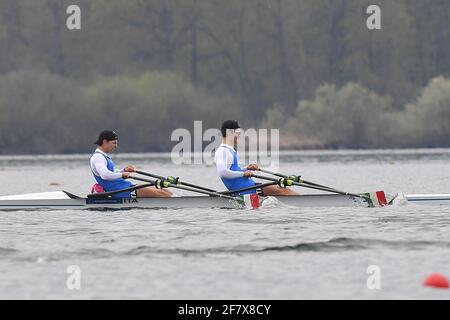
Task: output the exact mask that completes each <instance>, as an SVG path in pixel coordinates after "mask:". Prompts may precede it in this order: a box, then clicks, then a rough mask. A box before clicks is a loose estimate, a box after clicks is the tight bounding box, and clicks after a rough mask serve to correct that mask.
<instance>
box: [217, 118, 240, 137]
mask: <svg viewBox="0 0 450 320" xmlns="http://www.w3.org/2000/svg"><path fill="white" fill-rule="evenodd" d="M240 127H241V126H240V125H239V122H237V120H226V121H224V122H223V123H222V127H220V131H221V132H222V136H223V137H225V136H226V132H227V129H239V128H240Z"/></svg>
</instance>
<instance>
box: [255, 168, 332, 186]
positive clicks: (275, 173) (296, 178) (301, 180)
mask: <svg viewBox="0 0 450 320" xmlns="http://www.w3.org/2000/svg"><path fill="white" fill-rule="evenodd" d="M259 171H261V172H264V173H268V174H272V175H274V176H277V177H281V178H286V179H289V180H293V181H294V182H299V183H306V184H309V185H312V186H316V187H320V188H328V189H333V190H336V189H334V188H332V187H328V186H324V185H322V184H317V183H314V182H311V181H306V180H303V179H301V178H300V176H296V175H290V176H288V175H286V174H282V173H278V172H272V171H269V170H265V169H259Z"/></svg>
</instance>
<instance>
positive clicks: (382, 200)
mask: <svg viewBox="0 0 450 320" xmlns="http://www.w3.org/2000/svg"><path fill="white" fill-rule="evenodd" d="M259 171H261V172H264V173H268V174H272V175H274V176H278V177H282V178H285V179H289V180H293V181H294V182H298V183H301V184H303V186H304V187H308V186H307V185H310V186H315V187H317V188H324V189H322V190H324V191H327V190H325V189H328V191H330V192H334V193H339V194H344V193H345V194H348V195H353V196H355V197H356V196H359V197H361V198H363V199H365V200H366V201H367V202H368V203H369V205H372V206H374V207H378V206H379V207H383V206H385V205H388V204H392V200H390V201H388V197H387V196H386V194H385V192H384V191H376V192H366V193H362V194H359V195H356V194H352V193H349V192H345V191H340V190H337V189H335V188H331V187H327V186H324V185H321V184H317V183H314V182H310V181H306V180H303V179H301V178H300V176H296V175H290V176H288V175H286V174H282V173H278V172H272V171H269V170H264V169H259ZM319 190H321V189H319ZM394 198H395V197H394Z"/></svg>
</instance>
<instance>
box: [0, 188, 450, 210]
mask: <svg viewBox="0 0 450 320" xmlns="http://www.w3.org/2000/svg"><path fill="white" fill-rule="evenodd" d="M402 202H403V203H412V204H428V205H450V194H434V195H432V194H431V195H426V194H425V195H423V194H422V195H420V194H417V195H398V196H396V197H395V201H394V202H393V203H399V204H401V203H402ZM260 206H261V207H270V206H272V207H279V206H289V207H299V208H307V207H368V206H369V205H368V203H367V202H366V201H364V200H362V199H361V198H357V197H352V196H348V195H340V194H309V195H298V196H277V197H266V198H265V197H260ZM135 208H142V209H164V208H170V209H189V208H218V209H236V208H245V204H244V202H243V201H239V202H238V201H233V200H229V199H226V198H219V197H209V196H189V197H172V198H132V199H114V198H109V199H95V198H84V197H78V196H76V195H73V194H71V193H69V192H66V191H56V192H46V193H33V194H24V195H13V196H3V197H0V210H2V211H5V210H36V209H55V210H62V209H72V210H86V209H93V210H104V209H112V210H124V209H135Z"/></svg>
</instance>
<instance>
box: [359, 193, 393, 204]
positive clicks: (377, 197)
mask: <svg viewBox="0 0 450 320" xmlns="http://www.w3.org/2000/svg"><path fill="white" fill-rule="evenodd" d="M362 195H363V196H364V197H365V199H366V201H367V203H368V204H369V207H385V206H387V205H388V204H389V203H390V201H391V198H392V197H391V196H389V195H387V194H386V193H385V192H384V191H374V192H366V193H363V194H362Z"/></svg>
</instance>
